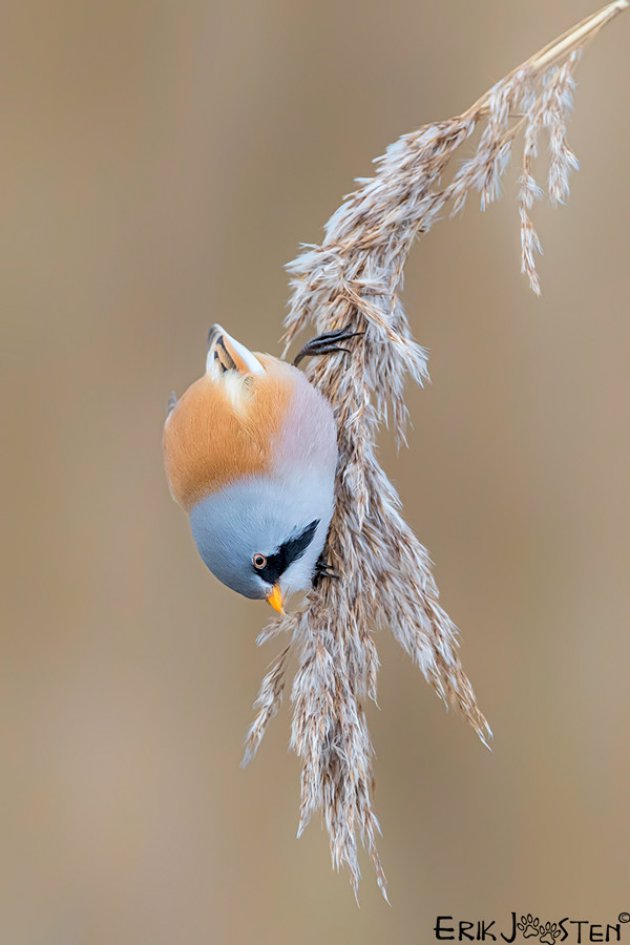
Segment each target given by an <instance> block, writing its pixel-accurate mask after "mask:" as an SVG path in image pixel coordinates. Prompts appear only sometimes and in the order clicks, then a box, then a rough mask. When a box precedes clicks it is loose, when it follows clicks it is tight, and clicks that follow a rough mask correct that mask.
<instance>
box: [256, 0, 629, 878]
mask: <svg viewBox="0 0 630 945" xmlns="http://www.w3.org/2000/svg"><path fill="white" fill-rule="evenodd" d="M627 5H628V0H617V2H615V3H610V4H608V5H607V6H606V7H604V8H603V9H602V10H600V11H599V12H598V13H596V14H594V15H593V16H592V17H589V18H587V20H585V21H583V23H581V24H578V26H577V27H575V28H574V29H573V30H570V31H569V32H568V33H566V34H564V36H562V37H560V38H559V39H558V40H556V41H554V42H553V43H550V44H549V45H548V46H546V47H545V48H544V49H543V50H541V51H540V52H539V53H537V54H536V55H535V56H532V57H531V58H530V59H528V60H527V62H525V63H523V65H521V66H520V67H518V68H517V69H515V70H514V71H513V72H511V73H510V74H509V75H508V76H506V77H505V78H504V79H502V80H501V81H500V82H498V83H497V84H496V85H495V86H494V87H493V88H492V89H490V91H489V92H487V93H486V94H485V95H483V96H482V97H481V98H480V99H479V100H478V101H477V102H476V103H475V104H474V105H473V106H471V108H469V109H468V110H467V111H466V112H464V113H463V114H462V115H459V116H457V117H455V118H452V119H450V120H448V121H443V122H437V123H435V124H431V125H425V126H424V127H423V128H421V129H420V130H419V131H415V132H412V133H411V134H406V135H403V137H402V138H400V139H399V140H398V141H396V142H395V143H394V144H393V145H391V146H390V147H389V148H388V149H387V152H386V154H385V155H384V157H382V158H380V159H378V161H377V162H376V164H377V170H376V174H375V176H374V177H373V178H370V179H366V180H361V181H359V182H358V183H359V185H360V186H359V188H358V190H356V191H355V192H354V193H352V194H351V195H350V196H349V197H347V198H346V200H345V202H344V203H343V204H342V205H341V207H340V208H339V209H338V210H337V212H336V213H335V214H334V215H333V216H332V218H331V219H330V220H329V221H328V224H327V225H326V228H325V234H324V240H323V242H322V243H321V245H319V246H312V247H307V248H305V250H304V252H302V254H301V255H300V256H299V257H298V258H297V259H296V260H294V261H293V262H292V263H291V264H290V266H289V267H288V268H289V272H290V273H291V275H292V277H293V278H292V289H293V293H292V299H291V306H290V311H289V314H288V316H287V319H286V328H287V330H286V335H285V340H286V343H287V346H288V344H289V343H290V342H291V341H292V340H293V338H294V337H295V336H296V335H297V333H298V332H300V331H301V330H302V329H304V328H306V327H307V326H308V327H310V328H312V327H314V328H315V329H316V330H317V332H318V333H319V332H325V331H330V330H331V329H335V328H339V327H341V326H345V325H351V326H352V327H353V329H355V330H359V331H362V332H364V333H365V334H364V336H363V337H362V338H361V339H360V340H359V341H358V343H357V344H355V346H354V349H353V352H352V354H351V355H335V356H333V357H329V358H327V359H322V360H320V361H318V362H316V363H313V364H312V365H311V367H310V368H309V374H310V377H311V379H312V381H313V383H314V384H316V385H317V387H319V389H320V390H321V391H322V393H323V394H325V396H326V397H328V399H329V400H330V402H331V403H332V405H333V407H334V410H335V413H336V418H337V422H338V427H339V450H340V462H339V472H338V481H337V506H336V512H335V517H334V519H333V522H332V526H331V530H330V536H329V542H328V557H329V560H330V563H331V564H332V566H333V568H334V569H335V570H336V571H337V572H338V574H339V575H340V579H339V580H327V581H325V582H323V583H322V584H321V585H320V586H319V587H318V588H317V589H316V590H314V591H313V592H311V593H310V594H309V596H308V598H307V601H306V605H305V608H304V609H302V610H301V611H299V612H296V613H290V614H287V615H286V616H284V617H282V618H281V619H280V620H279V621H277V622H275V623H273V624H272V625H271V626H270V627H269V628H268V629H267V630H265V631H264V632H263V633H262V634H261V637H260V638H259V642H263V641H264V640H266V639H269V638H270V637H272V636H276V635H277V634H278V633H282V632H286V633H288V634H289V635H290V643H289V646H288V647H287V648H286V649H285V650H284V651H283V652H282V653H281V655H280V656H279V657H278V659H277V660H276V661H275V662H274V663H273V664H272V666H271V668H270V670H269V671H268V672H267V674H266V676H265V678H264V680H263V683H262V687H261V691H260V695H259V697H258V700H257V702H256V708H257V715H256V718H255V721H254V723H253V725H252V727H251V729H250V732H249V734H248V737H247V742H246V751H245V760H246V761H247V760H249V759H250V758H251V757H252V756H253V755H254V754H255V752H256V750H257V748H258V746H259V744H260V741H261V739H262V737H263V735H264V732H265V728H266V725H267V723H268V722H269V720H270V719H271V718H272V717H273V716H274V715H275V714H276V712H277V709H278V705H279V702H280V700H281V698H282V693H283V689H284V684H285V670H286V663H287V657H288V655H289V651H290V650H291V649H295V650H297V652H298V660H299V666H298V669H297V672H296V675H295V678H294V681H293V687H292V702H293V725H292V733H291V747H292V749H293V750H294V751H295V752H296V753H297V754H298V755H299V757H300V758H301V760H302V765H303V767H302V783H301V806H300V821H299V829H298V834H300V833H301V832H302V831H303V829H304V828H305V826H306V824H307V823H308V822H309V820H310V819H311V817H312V816H313V814H314V813H315V812H316V811H318V810H321V811H322V815H323V819H324V822H325V824H326V828H327V830H328V833H329V836H330V844H331V851H332V859H333V864H334V866H335V867H336V868H339V867H340V866H346V867H348V869H349V871H350V874H351V878H352V882H353V885H354V888H355V891H356V890H357V887H358V883H359V878H360V871H359V863H358V842H359V840H360V841H361V842H362V844H363V845H364V847H365V848H366V850H367V852H368V854H369V856H370V857H371V860H372V862H373V864H374V867H375V869H376V875H377V879H378V883H379V886H380V887H381V889H382V890H383V893H384V894H385V877H384V874H383V870H382V867H381V864H380V860H379V857H378V853H377V849H376V835H377V833H378V832H379V825H378V821H377V819H376V816H375V814H374V811H373V807H372V800H371V793H372V778H373V775H372V759H373V749H372V743H371V740H370V735H369V731H368V727H367V722H366V716H365V705H366V703H367V702H368V700H372V701H376V678H377V672H378V656H377V652H376V647H375V644H374V639H373V633H374V631H375V630H377V629H379V628H384V627H389V628H390V629H391V630H392V632H393V633H394V636H395V637H396V639H397V640H398V641H399V643H400V644H401V646H402V647H403V648H404V649H405V650H406V652H407V653H408V654H409V655H410V656H411V658H412V659H413V660H414V661H415V663H416V664H417V665H418V667H419V669H420V670H421V672H422V673H423V675H424V676H425V678H426V679H427V681H428V682H429V683H430V684H431V685H432V686H433V688H434V689H435V691H436V692H437V694H438V695H439V696H440V698H441V699H443V700H444V702H445V703H446V704H447V705H455V706H456V707H457V708H458V709H459V710H460V712H461V713H462V714H463V716H464V717H465V718H466V719H467V720H468V722H469V723H470V724H471V725H472V727H473V729H474V730H475V731H476V732H477V734H478V735H479V737H480V739H481V740H482V741H483V742H484V743H485V744H487V739H488V738H489V737H490V735H491V732H490V728H489V726H488V723H487V722H486V720H485V718H484V716H483V715H482V713H481V711H480V710H479V708H478V706H477V702H476V699H475V695H474V692H473V690H472V687H471V684H470V682H469V680H468V678H467V676H466V675H465V673H464V671H463V669H462V666H461V663H460V659H459V655H458V640H457V628H456V627H455V625H454V624H453V622H452V621H451V619H450V618H449V617H448V615H447V614H446V613H445V611H444V610H443V609H442V607H441V606H440V604H439V600H438V596H439V595H438V590H437V587H436V584H435V581H434V579H433V576H432V573H431V564H430V561H429V557H428V555H427V552H426V550H425V549H424V547H423V546H422V545H421V544H420V542H419V541H418V539H417V538H416V537H415V535H414V534H413V532H412V531H411V529H410V528H409V527H408V526H407V524H406V523H405V522H404V520H403V518H402V517H401V514H400V501H399V498H398V495H397V494H396V491H395V489H394V487H393V486H392V484H391V482H390V481H389V479H388V478H387V476H386V475H385V473H384V471H383V470H382V469H381V467H380V466H379V464H378V461H377V459H376V455H375V439H376V435H377V432H378V428H379V426H380V425H381V423H383V422H387V421H388V419H389V421H390V422H391V423H393V425H394V427H395V429H396V431H397V434H398V436H399V438H400V439H401V440H402V441H403V442H404V430H405V424H406V421H407V408H406V405H405V402H404V397H403V387H404V383H405V379H406V377H407V376H411V377H412V378H413V379H414V380H415V381H417V382H418V383H419V384H423V382H424V381H425V379H426V377H427V365H426V355H425V352H424V351H423V349H422V348H421V347H420V346H419V345H418V344H417V343H416V342H415V341H414V340H413V339H412V337H411V333H410V330H409V324H408V321H407V317H406V315H405V312H404V309H403V306H402V303H401V301H400V298H399V294H398V293H399V290H400V287H401V281H402V273H403V266H404V263H405V260H406V258H407V255H408V253H409V250H410V249H411V246H412V244H413V241H414V239H415V238H416V236H417V234H418V233H423V232H426V231H427V230H429V229H430V227H431V226H432V224H433V223H434V222H435V221H436V219H437V218H438V217H439V216H440V215H441V214H442V213H443V211H444V210H445V209H446V208H447V207H449V206H450V208H451V209H452V211H453V212H458V211H459V210H460V209H461V208H462V207H463V205H464V202H465V200H466V197H467V195H468V194H469V193H470V192H471V191H477V192H478V193H479V194H480V197H481V205H482V207H484V206H486V205H487V204H488V203H489V202H491V201H493V200H495V199H496V198H497V197H498V196H499V192H500V180H501V175H502V173H503V171H504V170H505V167H506V166H507V163H508V161H509V157H510V152H511V150H512V147H513V144H514V142H515V139H516V137H517V135H518V133H519V132H520V131H523V138H524V144H523V158H522V160H523V165H522V175H521V178H520V189H519V197H518V204H519V214H520V221H521V241H522V268H523V271H524V272H525V273H526V274H527V276H528V278H529V283H530V285H531V287H532V289H533V290H534V291H535V292H539V283H538V276H537V274H536V268H535V263H534V255H535V252H536V251H539V249H540V244H539V241H538V237H537V235H536V233H535V231H534V229H533V226H532V224H531V220H530V216H529V212H530V210H531V207H532V204H533V202H534V200H535V199H537V198H538V197H539V196H540V193H541V191H540V188H539V186H538V184H537V183H536V181H535V180H534V178H533V174H532V162H533V160H534V158H535V157H536V154H537V148H538V140H539V138H540V136H541V134H543V133H544V132H546V133H547V135H548V138H549V143H550V163H549V173H548V182H547V183H548V193H549V198H550V200H551V202H552V203H561V202H563V201H564V200H565V199H566V197H567V194H568V174H569V171H570V170H571V169H572V168H575V167H577V161H576V159H575V156H574V155H573V153H572V152H571V151H570V150H569V148H568V146H567V144H566V120H567V116H568V113H569V110H570V107H571V94H572V90H573V70H574V67H575V65H576V63H577V59H578V56H579V52H580V50H581V49H582V48H583V46H584V45H585V44H586V43H587V42H588V40H589V39H591V38H592V36H593V35H595V33H596V32H597V31H598V30H599V29H600V28H601V27H602V26H603V25H604V24H605V23H607V22H608V21H609V20H610V19H611V18H612V17H613V16H615V15H616V14H617V13H619V12H620V11H621V10H623V9H624V8H625V7H626V6H627ZM478 126H480V127H481V134H480V137H479V144H478V146H477V148H476V150H475V152H474V153H473V155H472V156H471V157H469V158H468V159H467V160H466V161H465V162H464V163H463V164H462V165H461V166H460V167H459V169H458V170H457V171H456V172H455V173H454V175H453V176H452V178H451V180H450V183H448V184H444V183H443V177H444V175H445V172H446V171H447V169H448V168H449V165H450V164H451V162H452V160H453V158H454V156H455V153H456V152H457V151H458V150H459V148H460V147H461V145H462V144H464V142H465V141H466V140H467V139H468V138H469V137H470V136H471V134H472V132H473V131H474V130H475V128H477V127H478Z"/></svg>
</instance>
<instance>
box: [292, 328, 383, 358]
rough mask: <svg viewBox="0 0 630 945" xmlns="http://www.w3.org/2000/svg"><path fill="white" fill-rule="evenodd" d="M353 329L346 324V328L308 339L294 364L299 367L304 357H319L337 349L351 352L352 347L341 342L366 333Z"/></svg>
mask: <svg viewBox="0 0 630 945" xmlns="http://www.w3.org/2000/svg"><path fill="white" fill-rule="evenodd" d="M351 329H352V325H346V327H345V328H338V329H337V330H336V331H327V332H324V334H322V335H318V336H317V337H316V338H312V339H311V340H310V341H307V342H306V344H305V345H304V347H303V348H302V349H301V350H300V351H298V353H297V355H296V356H295V358H294V359H293V366H294V367H297V366H298V364H299V363H300V361H301V360H302V359H303V358H313V357H319V356H320V355H322V354H334V353H335V352H337V351H344V352H345V353H346V354H349V353H350V348H344V347H343V346H342V345H340V344H339V342H340V341H348V340H349V339H350V338H358V337H360V336H361V335H364V334H365V332H364V331H352V330H351Z"/></svg>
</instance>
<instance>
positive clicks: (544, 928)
mask: <svg viewBox="0 0 630 945" xmlns="http://www.w3.org/2000/svg"><path fill="white" fill-rule="evenodd" d="M561 932H562V929H560V928H558V926H557V925H556V923H555V922H546V923H545V924H544V925H541V926H540V929H539V935H540V941H541V942H542V943H543V945H554V943H555V941H556V939H557V938H558V937H559V935H560V934H561Z"/></svg>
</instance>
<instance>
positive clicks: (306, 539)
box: [254, 519, 319, 584]
mask: <svg viewBox="0 0 630 945" xmlns="http://www.w3.org/2000/svg"><path fill="white" fill-rule="evenodd" d="M318 525H319V519H315V521H314V522H311V523H310V525H307V526H306V528H304V529H303V530H302V531H301V532H300V533H299V534H297V535H294V536H293V537H291V538H289V539H288V540H287V541H285V542H283V543H282V544H281V545H280V547H279V548H278V550H277V551H274V553H273V554H272V555H269V556H268V558H267V564H266V565H265V567H264V568H254V570H255V571H256V574H259V575H260V577H261V578H262V579H263V581H267V583H268V584H275V583H276V581H277V580H278V578H280V577H281V575H283V574H284V572H285V571H286V569H287V568H288V567H289V565H290V564H293V562H294V561H297V560H298V558H301V557H302V555H303V554H304V552H305V551H306V549H307V548H308V546H309V545H310V543H311V542H312V540H313V537H314V535H315V532H316V531H317V526H318Z"/></svg>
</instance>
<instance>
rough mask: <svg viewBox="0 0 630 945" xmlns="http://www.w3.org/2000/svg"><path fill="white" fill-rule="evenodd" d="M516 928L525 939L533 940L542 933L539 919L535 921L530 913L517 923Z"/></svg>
mask: <svg viewBox="0 0 630 945" xmlns="http://www.w3.org/2000/svg"><path fill="white" fill-rule="evenodd" d="M516 928H517V929H519V931H521V932H522V933H523V938H533V936H534V935H538V932H539V931H540V924H539V919H538V918H536V919H535V918H534V917H533V915H532V914H531V913H530V912H528V913H527V915H522V916H521V921H520V922H517V923H516ZM552 945H553V943H552Z"/></svg>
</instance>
